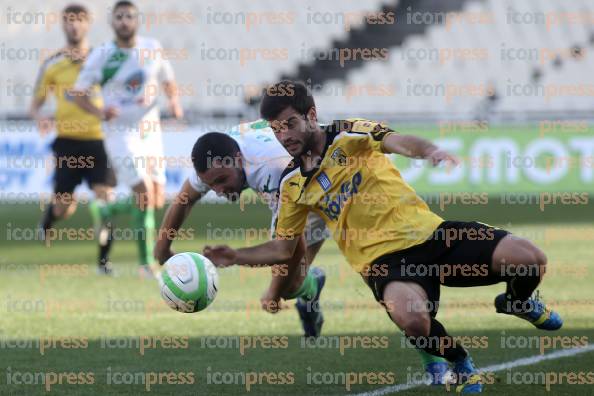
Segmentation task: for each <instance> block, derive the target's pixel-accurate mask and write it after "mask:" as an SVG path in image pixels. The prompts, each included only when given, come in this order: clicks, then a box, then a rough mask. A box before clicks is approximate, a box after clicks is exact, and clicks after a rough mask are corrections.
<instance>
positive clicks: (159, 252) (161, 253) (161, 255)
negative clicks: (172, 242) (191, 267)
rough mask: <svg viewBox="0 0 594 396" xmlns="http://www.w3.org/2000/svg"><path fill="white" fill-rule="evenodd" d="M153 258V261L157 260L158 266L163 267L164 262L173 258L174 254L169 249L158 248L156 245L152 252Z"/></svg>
mask: <svg viewBox="0 0 594 396" xmlns="http://www.w3.org/2000/svg"><path fill="white" fill-rule="evenodd" d="M153 256H154V257H155V259H157V261H158V262H159V264H161V265H163V264H165V261H167V260H169V258H171V257H173V256H175V252H174V251H173V250H171V248H170V247H162V246H159V244H158V243H157V245H156V246H155V250H154V251H153Z"/></svg>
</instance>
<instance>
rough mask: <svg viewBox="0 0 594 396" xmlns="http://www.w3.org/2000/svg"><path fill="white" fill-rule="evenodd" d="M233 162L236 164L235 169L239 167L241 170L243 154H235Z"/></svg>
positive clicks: (238, 152)
mask: <svg viewBox="0 0 594 396" xmlns="http://www.w3.org/2000/svg"><path fill="white" fill-rule="evenodd" d="M233 162H234V163H235V164H236V167H237V168H239V167H241V168H242V169H243V154H241V151H240V150H238V151H237V152H236V153H235V161H233Z"/></svg>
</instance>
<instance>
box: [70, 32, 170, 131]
mask: <svg viewBox="0 0 594 396" xmlns="http://www.w3.org/2000/svg"><path fill="white" fill-rule="evenodd" d="M163 54H164V52H163V48H162V46H161V44H160V43H159V41H157V40H155V39H152V38H148V37H141V36H138V37H136V45H135V46H134V48H119V47H118V46H117V45H116V43H115V42H114V41H110V42H107V43H104V44H102V45H101V46H99V47H97V48H95V49H93V51H91V53H90V54H89V57H88V58H87V60H86V62H85V64H84V66H83V68H82V70H81V72H80V74H79V76H78V80H77V82H76V84H75V89H76V90H87V89H89V88H91V87H92V86H93V85H100V86H101V94H102V96H103V102H104V106H105V107H110V106H113V107H116V108H117V109H118V110H119V112H120V115H119V116H118V117H117V118H115V119H113V120H112V121H111V122H104V123H103V130H104V131H105V132H106V137H108V136H109V133H110V132H118V133H122V132H136V131H138V130H139V128H142V130H143V131H146V129H147V128H151V129H150V130H154V129H158V128H159V108H158V107H157V101H156V99H157V95H158V93H159V91H160V90H159V86H160V83H161V82H164V81H173V80H174V74H173V68H172V67H171V64H170V62H169V61H168V60H167V59H164V55H163ZM141 122H142V123H143V124H144V126H141V125H140V124H141Z"/></svg>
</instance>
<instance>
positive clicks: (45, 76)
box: [34, 65, 54, 99]
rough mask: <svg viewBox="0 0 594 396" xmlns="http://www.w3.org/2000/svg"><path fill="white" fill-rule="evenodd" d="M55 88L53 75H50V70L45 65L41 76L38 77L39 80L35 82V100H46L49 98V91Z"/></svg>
mask: <svg viewBox="0 0 594 396" xmlns="http://www.w3.org/2000/svg"><path fill="white" fill-rule="evenodd" d="M53 86H54V78H53V74H52V73H50V71H49V68H48V67H47V66H46V65H44V66H43V67H42V68H41V69H40V70H39V75H38V76H37V80H36V81H35V91H34V94H35V98H37V99H45V98H46V97H47V93H48V92H49V90H51V89H53Z"/></svg>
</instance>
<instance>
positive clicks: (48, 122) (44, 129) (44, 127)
mask: <svg viewBox="0 0 594 396" xmlns="http://www.w3.org/2000/svg"><path fill="white" fill-rule="evenodd" d="M36 121H37V130H38V131H39V134H40V135H41V136H45V135H47V134H48V133H50V132H51V130H52V129H54V126H55V125H54V124H55V122H54V121H55V120H54V119H53V118H51V117H39V118H37V119H36Z"/></svg>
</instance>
